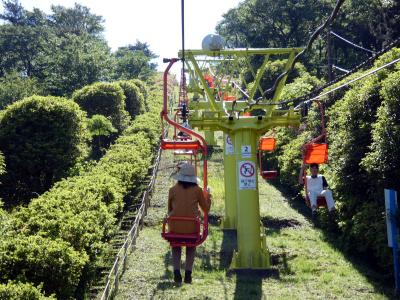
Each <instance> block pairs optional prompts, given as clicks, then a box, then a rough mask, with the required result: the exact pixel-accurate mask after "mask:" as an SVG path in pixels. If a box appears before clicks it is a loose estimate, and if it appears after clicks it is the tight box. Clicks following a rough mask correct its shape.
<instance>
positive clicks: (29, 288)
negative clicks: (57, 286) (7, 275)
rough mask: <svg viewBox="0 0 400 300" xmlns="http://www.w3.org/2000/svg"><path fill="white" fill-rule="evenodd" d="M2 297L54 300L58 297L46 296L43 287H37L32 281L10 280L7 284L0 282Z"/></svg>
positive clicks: (16, 299)
mask: <svg viewBox="0 0 400 300" xmlns="http://www.w3.org/2000/svg"><path fill="white" fill-rule="evenodd" d="M0 299H7V300H21V299H26V300H52V299H56V298H54V296H50V297H46V296H44V295H43V294H42V292H41V288H36V287H34V286H33V285H32V284H30V283H21V282H13V281H10V282H8V283H7V284H0Z"/></svg>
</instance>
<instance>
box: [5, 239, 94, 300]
mask: <svg viewBox="0 0 400 300" xmlns="http://www.w3.org/2000/svg"><path fill="white" fill-rule="evenodd" d="M87 261H88V258H87V255H86V254H85V253H84V252H78V251H75V250H74V249H73V248H72V247H71V246H70V245H69V244H68V243H67V242H65V241H63V240H61V239H54V240H53V239H49V238H44V237H41V236H38V235H32V236H26V235H24V234H15V235H14V236H13V238H9V239H2V240H1V241H0V274H1V279H2V280H3V281H4V280H6V281H7V280H10V279H11V280H16V279H18V280H24V281H25V280H26V281H29V282H33V283H34V284H35V285H38V284H41V283H42V282H43V289H44V290H45V291H51V292H55V293H57V296H58V297H59V298H62V299H65V298H67V297H68V296H69V295H71V294H72V292H74V288H73V287H74V286H77V285H78V283H79V280H80V275H81V272H82V269H83V267H84V266H85V264H86V263H87Z"/></svg>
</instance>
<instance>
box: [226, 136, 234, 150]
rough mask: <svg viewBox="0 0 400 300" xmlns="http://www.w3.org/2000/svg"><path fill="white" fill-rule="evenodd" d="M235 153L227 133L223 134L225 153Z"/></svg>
mask: <svg viewBox="0 0 400 300" xmlns="http://www.w3.org/2000/svg"><path fill="white" fill-rule="evenodd" d="M232 154H235V148H234V147H233V144H232V140H231V138H230V137H229V135H227V134H226V135H225V155H232Z"/></svg>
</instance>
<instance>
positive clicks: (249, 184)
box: [238, 161, 257, 190]
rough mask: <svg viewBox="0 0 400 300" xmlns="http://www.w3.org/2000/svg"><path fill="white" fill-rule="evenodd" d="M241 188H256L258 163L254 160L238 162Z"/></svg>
mask: <svg viewBox="0 0 400 300" xmlns="http://www.w3.org/2000/svg"><path fill="white" fill-rule="evenodd" d="M238 175H239V176H238V178H239V190H255V189H256V180H257V178H256V164H255V163H254V162H252V161H239V163H238Z"/></svg>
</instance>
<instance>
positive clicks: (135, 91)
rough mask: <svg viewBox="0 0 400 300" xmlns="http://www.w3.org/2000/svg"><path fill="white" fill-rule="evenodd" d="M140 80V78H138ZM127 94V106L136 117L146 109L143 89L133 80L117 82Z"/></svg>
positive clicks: (132, 115) (130, 113) (129, 111)
mask: <svg viewBox="0 0 400 300" xmlns="http://www.w3.org/2000/svg"><path fill="white" fill-rule="evenodd" d="M138 81H139V80H138ZM117 83H118V84H119V86H120V87H121V88H122V90H123V91H124V94H125V107H126V110H127V111H128V113H129V115H130V116H131V117H132V118H134V117H136V115H139V114H141V113H143V112H144V111H145V108H146V107H145V98H144V95H143V94H142V92H141V89H140V88H139V86H138V85H136V84H135V83H134V82H133V81H131V80H129V81H119V82H117Z"/></svg>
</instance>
